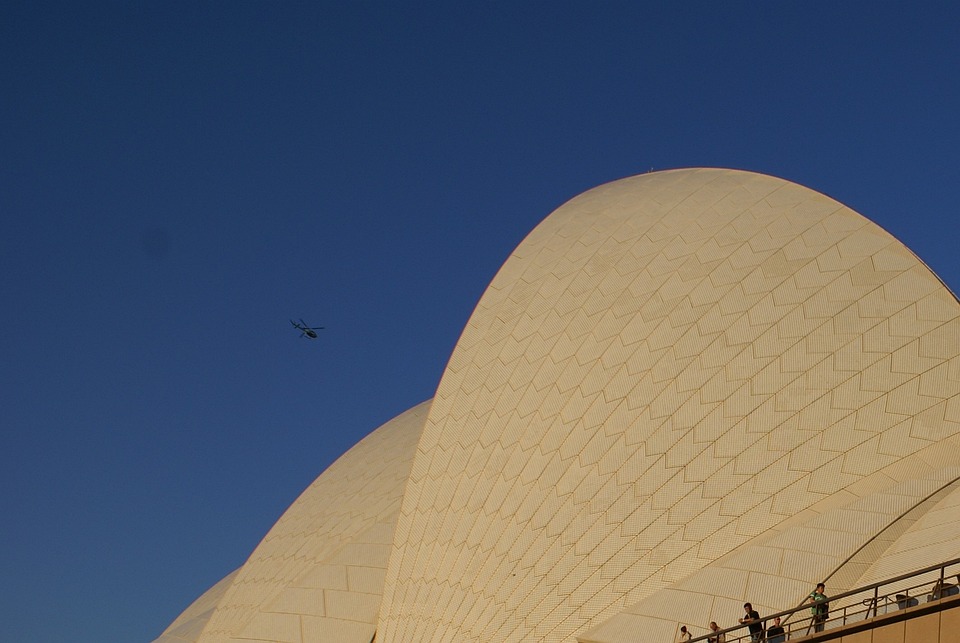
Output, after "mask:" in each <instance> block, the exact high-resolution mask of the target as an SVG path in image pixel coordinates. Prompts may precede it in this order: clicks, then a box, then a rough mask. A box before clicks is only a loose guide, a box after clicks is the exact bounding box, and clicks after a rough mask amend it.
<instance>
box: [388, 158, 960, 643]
mask: <svg viewBox="0 0 960 643" xmlns="http://www.w3.org/2000/svg"><path fill="white" fill-rule="evenodd" d="M958 315H960V306H958V304H957V301H956V299H955V298H954V297H953V296H952V295H951V293H950V292H949V291H948V290H947V289H946V288H945V287H944V286H943V285H942V283H940V281H939V280H938V279H937V278H936V277H935V276H934V275H933V274H932V273H931V272H930V271H929V270H928V269H927V268H926V267H925V266H924V265H923V264H922V263H921V262H920V261H918V260H917V259H916V258H915V257H914V256H913V255H912V254H911V253H910V252H909V251H908V250H907V249H906V248H904V247H903V245H902V244H900V243H899V242H897V241H896V240H895V239H893V238H892V237H890V236H889V235H888V234H887V233H885V232H884V231H883V230H881V229H880V228H878V227H877V226H875V225H874V224H872V223H870V222H869V221H867V220H866V219H864V218H863V217H861V216H860V215H858V214H856V213H854V212H853V211H851V210H850V209H848V208H846V207H844V206H842V205H841V204H839V203H837V202H835V201H833V200H831V199H829V198H827V197H825V196H823V195H821V194H818V193H815V192H813V191H811V190H808V189H806V188H803V187H800V186H798V185H795V184H791V183H789V182H786V181H782V180H779V179H775V178H772V177H767V176H761V175H757V174H751V173H746V172H738V171H731V170H678V171H671V172H659V173H654V174H648V175H643V176H638V177H634V178H630V179H625V180H622V181H617V182H615V183H611V184H608V185H605V186H601V187H599V188H596V189H594V190H591V191H589V192H587V193H585V194H583V195H581V196H579V197H577V198H575V199H574V200H572V201H571V202H569V203H567V204H566V205H564V206H562V207H561V208H559V209H558V210H557V211H556V212H554V213H553V214H552V215H551V216H550V217H548V218H547V219H546V220H545V221H544V222H543V223H542V224H541V225H540V226H538V227H537V228H536V229H535V230H534V231H533V232H532V233H531V234H530V235H529V237H528V238H527V239H526V240H525V241H524V242H523V243H522V244H521V245H520V246H519V247H518V248H517V250H516V251H515V252H514V254H513V255H512V256H511V257H510V258H509V260H508V261H507V262H506V263H505V265H504V266H503V268H502V269H501V271H500V272H499V273H498V275H497V276H496V277H495V279H494V281H493V283H492V284H491V285H490V287H489V288H488V290H487V292H486V293H485V294H484V296H483V298H482V299H481V301H480V302H479V304H478V306H477V308H476V310H475V312H474V314H473V316H472V317H471V319H470V321H469V323H468V325H467V327H466V329H465V330H464V333H463V335H462V337H461V339H460V341H459V343H458V344H457V347H456V349H455V351H454V353H453V355H452V357H451V360H450V363H449V365H448V368H447V370H446V372H445V373H444V375H443V379H442V381H441V383H440V386H439V388H438V391H437V394H436V397H435V400H434V403H433V406H432V408H431V411H430V414H429V418H428V420H427V423H426V426H425V428H424V432H423V435H422V438H421V440H420V444H419V446H418V447H417V453H416V457H415V460H414V463H413V467H412V471H411V476H410V481H409V483H408V486H407V490H406V494H405V497H404V499H403V504H402V509H401V513H400V517H399V522H398V525H397V532H396V539H395V542H394V549H393V552H392V555H391V558H390V563H389V568H388V571H387V576H386V585H385V588H384V595H383V604H382V605H381V608H380V612H379V622H378V632H377V641H378V642H379V641H387V642H394V641H409V642H415V643H421V642H426V641H438V642H439V641H494V640H496V641H573V640H575V638H576V637H577V636H578V635H581V634H584V633H585V632H587V631H588V630H590V628H594V627H597V626H599V625H601V624H602V623H604V622H606V621H607V620H609V619H611V618H612V617H614V616H616V615H617V614H619V613H621V612H622V611H623V610H625V609H626V608H628V607H629V606H631V605H636V604H638V603H640V602H642V601H644V600H646V599H649V600H657V599H655V598H654V597H655V596H657V595H660V596H667V594H666V593H665V592H666V591H667V590H669V589H671V588H673V587H675V586H677V585H679V584H681V583H682V582H683V581H684V580H685V579H688V578H691V577H692V576H693V575H695V574H697V573H698V572H699V571H701V570H704V569H705V568H707V567H709V566H711V565H712V564H714V563H715V561H718V560H721V559H723V558H724V557H725V556H733V555H734V553H735V552H736V551H737V550H738V548H742V547H744V546H745V545H747V544H748V543H750V542H751V541H752V540H754V539H757V538H760V537H763V536H764V535H767V536H772V535H773V534H775V533H778V531H777V530H778V527H779V528H782V527H783V526H784V525H787V524H788V523H790V521H791V520H793V519H794V518H795V517H796V516H798V515H805V516H806V517H807V518H810V519H813V518H814V515H813V514H809V515H808V514H807V513H805V512H811V511H813V512H814V514H816V515H817V516H818V517H820V518H822V519H823V520H826V519H827V518H825V517H823V516H826V515H827V513H829V512H826V513H823V516H820V513H819V512H817V511H816V510H815V508H816V507H818V505H821V504H822V503H827V504H829V503H830V502H831V499H834V500H835V499H839V498H846V499H848V500H849V501H850V502H853V501H854V500H855V499H856V498H857V497H859V496H858V494H857V493H856V489H857V488H858V485H866V487H864V489H865V490H866V491H863V494H862V495H863V496H864V497H869V496H870V490H871V489H872V490H874V491H875V492H876V493H877V494H879V493H880V492H881V491H882V490H883V489H884V488H885V485H883V484H880V483H879V482H878V480H880V477H881V476H886V477H888V478H889V480H892V481H894V482H907V480H906V479H902V478H904V475H903V474H905V476H906V477H909V476H910V475H911V474H910V473H909V472H906V471H904V470H902V469H900V473H901V474H902V475H901V476H900V477H896V476H895V475H894V474H895V473H896V472H897V471H898V466H900V465H901V464H902V463H903V462H905V461H906V459H907V458H910V457H911V456H913V455H915V454H918V453H920V452H922V451H924V449H927V448H928V447H931V446H935V445H937V444H940V443H944V442H951V441H953V440H954V439H955V436H956V435H957V433H958V429H960V397H958V394H960V360H958V353H960V333H958V330H960V318H958ZM954 464H955V462H954ZM934 477H935V476H934ZM889 480H888V481H889ZM865 481H866V482H865ZM871 485H872V486H871ZM887 486H889V485H887ZM907 487H909V485H907ZM890 493H892V494H893V495H894V496H897V497H899V496H904V495H905V497H907V498H912V499H916V494H915V493H913V494H912V495H911V493H912V492H911V493H907V492H906V491H904V490H903V489H901V490H900V491H898V492H890ZM921 495H922V494H921ZM864 502H867V501H866V500H864ZM905 502H909V500H906V501H905ZM842 504H843V503H840V505H842ZM835 511H840V509H839V507H838V508H836V509H835ZM861 514H863V516H864V517H863V522H862V534H866V533H868V532H870V530H871V529H873V528H877V529H880V528H882V526H883V521H884V519H888V520H892V519H893V517H890V516H886V515H884V516H881V517H880V518H876V517H874V520H873V522H871V521H870V520H868V519H867V514H866V513H865V512H861ZM830 515H834V514H830ZM836 515H837V516H839V515H840V514H836ZM833 519H834V520H837V519H838V518H836V517H835V518H833ZM821 531H824V530H822V529H821V530H818V529H813V532H815V533H820V532H821ZM826 531H827V532H829V531H830V530H829V529H826ZM796 533H798V534H799V533H800V532H799V531H798V532H796ZM862 534H861V535H860V536H857V535H856V534H855V535H851V536H849V537H839V536H836V535H835V534H832V535H831V536H830V537H822V538H819V537H818V538H815V539H814V543H815V544H814V545H813V546H815V547H816V551H818V552H819V551H824V552H825V553H826V554H828V555H829V556H832V557H833V559H834V560H835V561H838V560H842V559H843V557H844V556H843V555H844V552H845V551H847V550H855V549H856V547H857V546H858V545H857V542H858V538H860V540H861V541H862V539H863V538H862ZM810 547H811V544H810V542H809V541H808V540H806V536H805V537H804V538H801V537H800V536H791V535H790V534H785V535H781V540H780V541H778V542H777V543H776V544H775V546H774V547H773V549H774V550H776V553H775V554H774V553H770V554H769V555H770V556H771V557H773V556H774V555H776V556H779V557H780V558H779V559H778V563H777V564H778V569H787V570H788V571H789V570H791V569H792V568H793V567H794V566H802V565H803V558H804V553H805V552H808V551H809V549H810ZM790 556H793V559H792V560H794V561H796V562H790V560H791V559H790ZM807 557H809V554H808V553H807ZM745 564H746V563H745ZM736 571H737V570H732V572H733V575H730V574H726V572H724V571H723V569H722V568H720V567H717V569H716V571H715V572H713V573H714V576H713V578H714V582H715V583H716V586H715V588H714V590H713V591H715V592H718V593H719V594H720V595H721V596H724V595H725V596H728V597H730V599H731V600H732V599H733V597H734V596H741V595H743V594H744V592H747V591H756V592H762V591H764V586H763V585H762V584H761V585H758V586H755V587H753V588H748V587H747V586H746V585H745V583H744V581H743V580H742V579H740V577H739V576H736ZM791 573H792V574H793V576H794V577H795V578H797V579H798V580H803V578H802V576H803V574H800V573H796V572H791ZM725 574H726V575H725ZM758 582H759V581H758ZM737 588H743V589H742V591H740V590H737ZM737 600H739V598H738V599H737ZM657 604H660V605H663V607H662V608H661V612H660V615H661V616H663V617H664V618H667V619H675V618H676V617H675V616H674V615H673V614H670V615H667V614H666V613H665V612H664V611H663V610H665V609H666V605H667V604H672V603H670V601H668V600H666V599H662V600H659V602H658V603H657ZM688 608H690V606H688V605H687V604H685V603H683V602H681V604H679V605H678V606H677V609H678V610H687V609H688ZM711 609H712V608H711ZM634 631H636V630H634ZM585 640H586V639H585Z"/></svg>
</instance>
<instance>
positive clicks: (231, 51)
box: [0, 1, 960, 643]
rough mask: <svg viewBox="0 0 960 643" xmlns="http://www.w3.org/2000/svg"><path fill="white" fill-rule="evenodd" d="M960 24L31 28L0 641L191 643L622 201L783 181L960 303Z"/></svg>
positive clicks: (20, 16)
mask: <svg viewBox="0 0 960 643" xmlns="http://www.w3.org/2000/svg"><path fill="white" fill-rule="evenodd" d="M955 6H956V5H955V3H948V2H942V3H909V4H908V3H902V4H895V3H892V2H891V3H885V2H881V3H876V2H837V3H835V2H722V3H718V2H691V3H679V2H663V3H644V2H623V3H615V2H589V3H587V2H584V3H566V2H549V3H548V2H511V3H507V2H473V3H464V4H461V3H436V4H432V3H431V4H428V3H422V2H411V3H369V2H343V3H320V2H309V3H300V2H273V3H265V2H263V3H255V2H238V1H231V2H204V3H196V2H120V1H118V2H109V3H102V2H101V3H98V2H93V3H72V2H63V3H51V2H36V1H29V2H21V1H17V2H10V1H8V2H4V3H2V4H0V154H2V156H0V159H2V163H0V302H2V305H0V323H2V332H0V429H2V434H0V435H2V437H3V447H2V449H0V516H2V520H0V549H2V551H4V552H5V555H4V556H2V557H0V640H9V641H40V642H46V641H51V642H58V641H70V642H91V643H93V642H97V643H102V642H111V641H117V642H126V641H150V640H152V639H153V638H154V637H156V636H157V635H159V634H160V632H161V631H162V630H163V629H164V628H165V627H166V625H168V624H169V623H170V622H171V621H172V620H173V619H174V618H175V617H176V616H177V615H178V614H179V613H180V611H181V610H183V609H184V608H185V607H186V606H187V605H188V604H189V603H190V602H191V601H192V600H193V599H194V598H195V597H197V596H198V595H199V594H201V593H202V592H203V591H205V590H206V589H207V588H208V587H210V586H211V585H213V584H214V583H215V582H216V581H218V580H219V579H220V578H222V577H223V576H224V575H226V574H227V573H229V572H230V571H232V570H233V569H235V568H237V567H238V566H240V565H241V564H242V563H243V561H244V560H245V558H246V557H247V556H248V555H249V554H250V552H251V551H252V550H253V549H254V547H255V546H256V545H257V543H258V542H259V540H260V539H261V538H262V537H263V535H264V534H265V533H266V531H267V530H268V529H269V528H270V527H271V525H272V524H273V523H274V521H275V520H276V519H277V518H278V517H279V516H280V515H281V513H282V512H283V511H284V510H285V508H286V507H287V506H289V504H290V503H291V502H292V501H293V500H294V499H295V498H296V497H297V496H298V495H299V493H300V492H301V491H302V490H303V489H305V488H306V487H307V486H308V485H309V484H310V482H311V481H312V480H314V479H315V478H316V477H317V476H318V475H319V474H320V472H321V471H323V470H324V469H325V468H326V467H327V466H328V465H329V464H330V463H331V462H332V461H333V460H335V459H336V458H337V457H339V456H340V455H341V454H342V453H343V452H344V451H346V450H347V449H348V448H350V447H351V446H352V445H353V444H355V443H356V442H357V441H358V440H359V439H360V438H361V437H363V436H364V435H366V434H367V433H369V432H370V431H371V430H373V429H374V428H376V427H377V426H379V425H380V424H382V423H383V422H385V421H387V420H389V419H390V418H392V417H394V416H395V415H397V414H399V413H401V412H403V411H404V410H406V409H408V408H410V407H411V406H413V405H415V404H417V403H419V402H421V401H423V400H425V399H427V398H430V397H431V396H432V395H433V392H434V390H435V389H436V386H437V383H438V381H439V378H440V376H441V374H442V372H443V368H444V366H445V363H446V360H447V359H448V358H449V356H450V353H451V351H452V349H453V347H454V344H455V343H456V340H457V337H458V336H459V334H460V332H461V330H462V328H463V326H464V324H465V323H466V321H467V319H468V317H469V315H470V312H471V310H472V309H473V307H474V305H475V304H476V302H477V300H478V299H479V297H480V295H481V294H482V292H483V290H484V288H485V287H486V285H487V284H488V283H489V281H490V279H491V278H492V277H493V275H494V274H495V272H496V271H497V269H498V268H499V266H500V265H501V264H502V263H503V261H504V260H505V259H506V257H507V256H508V255H509V253H510V251H511V250H512V249H513V248H514V247H515V246H516V245H517V244H518V243H519V242H520V241H521V240H522V239H523V237H524V236H525V235H526V234H527V233H528V232H529V231H530V230H531V229H532V228H533V227H534V226H535V225H536V224H537V223H538V222H539V221H541V220H542V219H543V218H544V217H545V216H546V215H547V214H549V213H550V212H551V211H552V210H553V209H555V208H556V207H557V206H559V205H560V204H562V203H563V202H564V201H566V200H568V199H569V198H571V197H573V196H575V195H576V194H578V193H580V192H582V191H584V190H586V189H588V188H591V187H593V186H595V185H597V184H600V183H603V182H607V181H611V180H615V179H618V178H622V177H624V176H629V175H632V174H637V173H641V172H646V171H648V170H650V169H651V168H655V169H668V168H675V167H688V166H721V167H734V168H742V169H749V170H754V171H758V172H763V173H767V174H773V175H776V176H780V177H783V178H786V179H789V180H791V181H795V182H798V183H801V184H803V185H806V186H808V187H811V188H813V189H816V190H819V191H821V192H824V193H826V194H828V195H830V196H832V197H834V198H836V199H838V200H840V201H842V202H844V203H845V204H847V205H849V206H850V207H852V208H854V209H855V210H857V211H858V212H860V213H862V214H864V215H865V216H867V217H869V218H871V219H872V220H874V221H876V222H877V223H879V224H880V225H882V226H883V227H885V228H886V229H887V230H889V231H890V232H891V233H893V234H894V235H895V236H897V237H898V238H899V239H901V240H902V241H903V242H904V243H906V244H907V245H908V246H909V247H910V248H911V249H912V250H914V251H915V252H916V253H917V254H918V255H919V256H920V257H921V258H922V259H923V260H924V261H926V262H927V263H928V264H929V265H930V266H931V267H932V268H933V269H934V270H935V271H936V272H937V273H938V274H939V275H940V276H941V278H942V279H943V280H944V281H945V282H946V283H947V284H948V285H950V286H951V287H953V288H954V290H956V289H958V288H960V258H958V250H957V239H958V233H960V221H958V210H957V204H958V202H960V162H958V148H960V125H958V123H960V121H958V114H960V82H958V81H960V38H957V33H958V31H957V25H958V23H960V10H958V9H956V8H954V7H955ZM301 316H302V317H303V318H304V319H306V320H307V321H308V322H310V323H312V324H316V325H325V326H326V328H327V329H326V330H325V331H323V332H322V334H321V336H320V338H319V339H318V340H316V341H313V342H308V341H306V340H301V339H299V338H298V337H297V333H296V332H295V331H294V330H293V329H292V328H291V327H290V325H289V322H288V321H287V320H288V318H290V317H295V318H296V317H301Z"/></svg>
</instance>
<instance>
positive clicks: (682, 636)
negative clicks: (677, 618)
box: [677, 625, 693, 643]
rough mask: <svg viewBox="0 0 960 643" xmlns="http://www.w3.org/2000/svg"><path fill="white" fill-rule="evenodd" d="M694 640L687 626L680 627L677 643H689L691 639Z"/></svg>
mask: <svg viewBox="0 0 960 643" xmlns="http://www.w3.org/2000/svg"><path fill="white" fill-rule="evenodd" d="M692 638H693V635H692V634H690V632H689V631H688V630H687V626H686V625H681V626H680V633H679V634H678V635H677V643H687V641H689V640H690V639H692Z"/></svg>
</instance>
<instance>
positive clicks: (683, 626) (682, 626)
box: [680, 625, 687, 634]
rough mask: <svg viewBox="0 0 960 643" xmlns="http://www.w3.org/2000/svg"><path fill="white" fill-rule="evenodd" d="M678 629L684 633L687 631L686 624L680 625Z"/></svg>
mask: <svg viewBox="0 0 960 643" xmlns="http://www.w3.org/2000/svg"><path fill="white" fill-rule="evenodd" d="M680 631H681V632H683V633H684V634H686V633H687V626H686V625H681V626H680Z"/></svg>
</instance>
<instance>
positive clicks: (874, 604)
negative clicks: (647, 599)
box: [690, 558, 960, 643]
mask: <svg viewBox="0 0 960 643" xmlns="http://www.w3.org/2000/svg"><path fill="white" fill-rule="evenodd" d="M955 565H960V558H954V559H953V560H948V561H946V562H943V563H938V564H936V565H931V566H929V567H924V568H922V569H918V570H915V571H912V572H908V573H906V574H901V575H899V576H894V577H893V578H888V579H885V580H882V581H879V582H876V583H870V584H869V585H863V586H861V587H858V588H856V589H852V590H850V591H847V592H843V593H842V594H837V595H835V596H829V597H828V598H827V602H829V603H833V604H834V605H836V604H837V603H842V602H843V600H844V599H846V598H849V597H852V596H857V595H862V594H864V593H865V592H871V591H872V592H873V595H872V597H867V598H862V599H860V600H858V601H856V602H853V603H851V604H849V605H845V606H843V607H840V608H839V609H837V610H835V611H834V610H832V611H834V613H836V612H837V611H839V612H842V614H843V615H842V617H840V618H836V617H834V618H831V619H830V620H831V621H833V622H836V621H842V623H844V624H845V623H846V622H847V618H848V616H850V615H851V612H848V610H849V609H850V608H851V607H854V606H857V605H863V606H864V607H865V608H866V609H865V610H862V611H855V612H852V615H854V616H856V615H857V614H860V613H865V616H864V618H865V619H867V618H872V617H873V616H877V614H878V612H879V610H880V607H881V606H883V607H884V608H885V609H886V608H888V607H889V606H890V605H893V604H896V605H897V608H898V609H903V608H904V607H907V606H908V605H906V603H907V602H910V601H911V600H916V595H914V596H911V595H910V592H912V591H915V590H917V589H920V588H925V587H928V586H931V584H933V586H932V589H931V591H932V592H933V593H934V594H937V591H936V588H937V587H938V586H940V587H942V586H943V582H944V579H945V578H947V577H948V576H953V575H957V574H960V570H954V571H953V572H952V573H951V574H949V575H947V574H946V573H945V572H946V570H947V568H948V567H953V566H955ZM934 571H939V572H940V574H939V577H938V579H937V580H925V581H924V582H922V583H920V584H918V585H912V586H909V587H899V588H897V589H896V590H893V591H891V592H888V593H886V594H881V593H880V591H879V590H880V588H881V587H885V586H889V585H893V584H896V583H899V582H901V581H904V580H908V579H911V578H916V577H918V576H923V575H924V574H929V573H930V572H934ZM958 581H960V576H958ZM958 585H960V582H958ZM892 596H895V597H896V598H891V597H892ZM901 597H903V598H904V599H907V600H906V601H905V600H900V598H901ZM939 598H941V596H937V597H936V598H935V599H933V600H938V599H939ZM804 600H806V599H804ZM809 607H811V604H809V603H806V602H804V603H801V604H800V605H798V606H796V607H792V608H790V609H786V610H783V611H782V612H776V613H774V614H770V615H767V616H762V617H761V618H760V620H761V621H763V622H772V621H773V619H775V618H777V617H780V618H781V619H782V620H783V621H784V622H782V623H781V626H782V627H783V628H784V630H785V632H786V633H787V635H791V634H792V635H793V636H796V635H797V634H796V631H797V630H800V629H802V627H797V628H791V627H789V626H791V625H798V624H800V623H798V622H794V623H788V622H787V621H789V617H791V616H793V615H794V614H797V613H798V612H801V611H802V610H804V609H808V608H809ZM871 612H872V615H871ZM803 620H804V621H807V620H808V619H803ZM748 627H749V625H747V624H744V625H739V624H738V625H735V626H733V627H728V628H726V629H723V630H717V631H716V632H710V633H709V634H703V635H701V636H697V637H695V638H692V639H690V643H697V642H700V641H702V642H704V643H705V642H706V641H707V640H708V639H710V638H713V637H716V636H718V635H720V634H723V635H724V637H725V638H726V643H736V642H737V641H749V640H750V634H749V632H747V633H746V634H744V635H743V636H737V637H736V638H730V637H729V636H728V635H729V634H732V633H734V632H738V631H745V632H746V631H747V628H748ZM806 627H807V633H809V631H810V628H811V627H812V623H811V624H810V625H807V626H806ZM697 629H701V628H699V627H698V628H697ZM804 635H805V634H804Z"/></svg>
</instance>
